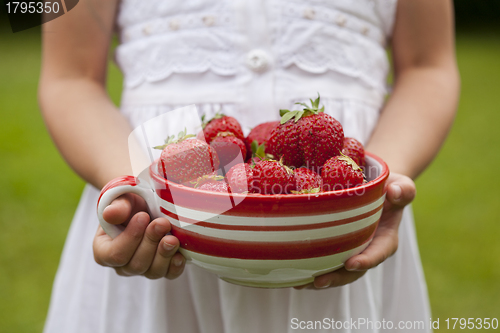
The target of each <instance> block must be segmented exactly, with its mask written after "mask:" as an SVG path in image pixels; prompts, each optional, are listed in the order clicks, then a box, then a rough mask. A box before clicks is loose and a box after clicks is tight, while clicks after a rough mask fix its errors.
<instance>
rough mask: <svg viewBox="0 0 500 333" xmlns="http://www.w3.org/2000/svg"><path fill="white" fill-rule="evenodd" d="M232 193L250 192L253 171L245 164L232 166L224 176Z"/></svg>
mask: <svg viewBox="0 0 500 333" xmlns="http://www.w3.org/2000/svg"><path fill="white" fill-rule="evenodd" d="M226 178H227V182H228V183H229V187H230V188H231V192H233V193H243V192H247V191H248V192H250V191H251V190H252V187H253V169H252V168H251V167H250V166H249V165H248V164H247V163H239V164H236V165H235V166H233V167H232V168H231V169H230V170H229V171H228V172H227V174H226Z"/></svg>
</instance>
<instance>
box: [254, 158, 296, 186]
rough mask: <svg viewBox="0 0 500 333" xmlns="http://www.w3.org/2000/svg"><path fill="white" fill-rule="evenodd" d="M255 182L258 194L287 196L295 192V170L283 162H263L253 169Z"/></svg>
mask: <svg viewBox="0 0 500 333" xmlns="http://www.w3.org/2000/svg"><path fill="white" fill-rule="evenodd" d="M253 180H254V184H253V185H254V188H255V191H253V192H256V193H261V194H285V193H291V192H292V191H294V190H295V178H294V176H293V170H292V169H290V168H289V167H287V166H285V165H283V163H282V162H281V161H279V162H278V161H274V160H267V161H266V160H263V161H260V162H259V163H257V164H256V165H255V167H254V168H253Z"/></svg>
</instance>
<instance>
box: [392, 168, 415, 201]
mask: <svg viewBox="0 0 500 333" xmlns="http://www.w3.org/2000/svg"><path fill="white" fill-rule="evenodd" d="M385 186H386V189H387V194H386V199H387V200H386V202H387V203H388V205H389V207H387V208H388V209H397V208H403V207H404V206H406V205H408V204H410V203H411V202H412V201H413V199H414V198H415V195H416V191H417V189H416V186H415V183H414V182H413V180H412V179H411V178H409V177H407V176H405V175H402V174H398V173H391V174H390V175H389V178H388V179H387V183H386V185H385Z"/></svg>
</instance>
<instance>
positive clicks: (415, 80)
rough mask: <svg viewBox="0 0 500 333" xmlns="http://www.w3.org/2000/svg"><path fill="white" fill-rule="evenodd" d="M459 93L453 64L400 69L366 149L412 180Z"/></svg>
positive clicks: (444, 128)
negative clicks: (391, 92) (401, 70)
mask: <svg viewBox="0 0 500 333" xmlns="http://www.w3.org/2000/svg"><path fill="white" fill-rule="evenodd" d="M458 95H459V77H458V72H457V69H456V67H455V65H454V64H449V65H443V66H435V67H431V66H429V67H417V66H416V67H414V68H409V69H406V70H404V71H403V72H401V73H400V74H399V75H398V76H397V78H396V83H395V86H394V91H393V94H392V96H391V97H390V99H389V100H388V101H387V104H386V105H385V107H384V109H383V110H382V113H381V116H380V120H379V122H378V125H377V127H376V128H375V130H374V132H373V135H372V137H371V139H370V141H369V143H368V144H367V147H366V148H367V150H368V151H370V152H373V153H375V154H377V155H379V156H380V157H382V158H383V159H384V160H385V161H386V162H387V163H388V165H389V168H390V170H391V171H392V172H397V173H401V174H404V175H407V176H409V177H411V178H413V179H415V178H416V177H417V176H418V175H419V174H420V173H421V172H422V171H423V170H424V169H425V168H426V167H427V166H428V165H429V164H430V162H431V161H432V159H433V158H434V157H435V155H436V154H437V152H438V151H439V149H440V147H441V145H442V144H443V142H444V140H445V138H446V135H447V133H448V131H449V129H450V127H451V124H452V122H453V119H454V116H455V111H456V108H457V102H458Z"/></svg>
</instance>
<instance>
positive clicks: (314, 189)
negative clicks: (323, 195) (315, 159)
mask: <svg viewBox="0 0 500 333" xmlns="http://www.w3.org/2000/svg"><path fill="white" fill-rule="evenodd" d="M294 175H295V187H296V188H297V190H296V191H294V192H293V193H296V194H297V193H318V192H321V190H322V189H323V179H322V178H321V176H320V175H318V174H317V173H316V172H314V171H312V170H309V169H307V168H298V169H295V172H294Z"/></svg>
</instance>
